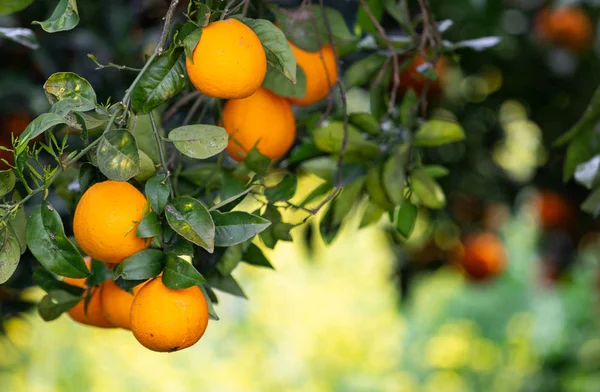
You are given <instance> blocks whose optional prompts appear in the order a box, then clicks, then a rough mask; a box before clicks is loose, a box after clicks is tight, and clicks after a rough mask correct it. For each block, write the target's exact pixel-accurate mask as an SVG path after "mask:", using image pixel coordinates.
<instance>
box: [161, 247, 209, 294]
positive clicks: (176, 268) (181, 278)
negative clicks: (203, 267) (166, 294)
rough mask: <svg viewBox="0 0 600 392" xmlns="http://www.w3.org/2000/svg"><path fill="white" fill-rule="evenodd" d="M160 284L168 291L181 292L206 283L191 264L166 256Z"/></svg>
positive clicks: (175, 257)
mask: <svg viewBox="0 0 600 392" xmlns="http://www.w3.org/2000/svg"><path fill="white" fill-rule="evenodd" d="M162 282H163V284H164V285H165V286H167V287H168V288H170V289H174V290H181V289H187V288H188V287H192V286H200V285H202V284H204V283H206V279H204V277H203V276H202V274H201V273H200V272H198V270H196V268H194V266H193V265H192V264H190V263H188V262H187V261H185V260H183V259H181V258H179V257H177V256H175V255H167V262H166V265H165V271H164V272H163V275H162Z"/></svg>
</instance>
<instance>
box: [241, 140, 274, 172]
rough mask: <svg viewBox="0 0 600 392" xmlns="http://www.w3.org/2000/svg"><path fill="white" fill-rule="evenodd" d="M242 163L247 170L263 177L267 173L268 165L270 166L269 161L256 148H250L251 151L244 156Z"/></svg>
mask: <svg viewBox="0 0 600 392" xmlns="http://www.w3.org/2000/svg"><path fill="white" fill-rule="evenodd" d="M244 163H245V165H246V167H247V168H248V169H250V170H252V171H253V172H255V173H257V174H259V175H263V174H266V173H267V170H268V169H269V165H271V160H270V159H269V158H268V157H266V156H264V155H263V154H261V153H260V151H258V150H257V149H256V147H252V149H251V150H250V151H248V155H247V156H246V160H245V161H244Z"/></svg>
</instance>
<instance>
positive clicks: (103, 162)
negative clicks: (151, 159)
mask: <svg viewBox="0 0 600 392" xmlns="http://www.w3.org/2000/svg"><path fill="white" fill-rule="evenodd" d="M97 157H98V167H99V168H100V171H101V172H102V174H104V175H105V176H106V177H108V178H109V179H111V180H115V181H127V180H129V179H130V178H132V177H133V176H135V175H136V174H138V173H139V172H140V154H139V152H138V148H137V144H136V142H135V138H134V137H133V135H132V134H131V133H130V132H129V131H127V130H125V129H114V130H111V131H108V132H105V133H104V135H103V136H102V141H101V142H100V145H99V147H98V152H97Z"/></svg>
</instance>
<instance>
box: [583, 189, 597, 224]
mask: <svg viewBox="0 0 600 392" xmlns="http://www.w3.org/2000/svg"><path fill="white" fill-rule="evenodd" d="M581 210H582V211H583V212H587V213H588V214H591V215H593V216H594V217H595V218H597V217H598V215H600V188H597V189H595V190H594V191H593V192H592V193H591V194H590V195H589V196H588V197H587V199H585V200H584V201H583V203H581Z"/></svg>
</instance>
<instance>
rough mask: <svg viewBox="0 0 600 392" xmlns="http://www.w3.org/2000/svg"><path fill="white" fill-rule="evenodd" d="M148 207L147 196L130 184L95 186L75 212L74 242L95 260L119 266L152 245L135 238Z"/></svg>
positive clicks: (110, 182)
mask: <svg viewBox="0 0 600 392" xmlns="http://www.w3.org/2000/svg"><path fill="white" fill-rule="evenodd" d="M145 207H146V198H145V197H144V195H143V194H142V193H141V192H140V191H138V190H137V189H136V188H135V187H134V186H133V185H131V184H129V183H127V182H119V181H104V182H99V183H97V184H94V185H92V186H91V187H90V188H89V189H88V190H87V191H86V192H85V193H84V194H83V196H82V197H81V200H80V201H79V204H77V208H76V209H75V219H74V220H73V232H74V234H75V240H76V241H77V243H78V244H79V246H81V249H83V251H84V252H85V253H87V254H88V255H90V256H91V257H92V258H94V259H96V260H100V261H104V262H106V263H120V262H121V261H123V260H124V259H126V258H127V257H129V256H131V255H132V254H134V253H136V252H139V251H140V250H142V249H146V248H147V247H148V246H150V241H147V240H144V239H143V238H137V237H136V236H135V232H136V230H137V225H138V223H139V222H140V221H141V220H142V216H143V213H144V208H145Z"/></svg>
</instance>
